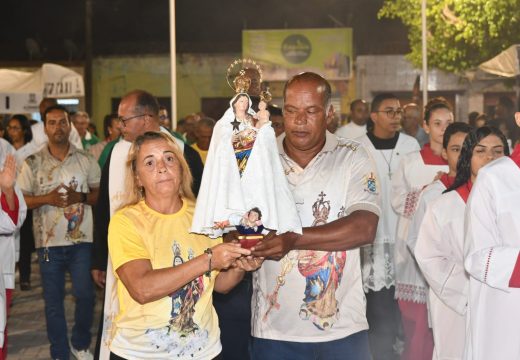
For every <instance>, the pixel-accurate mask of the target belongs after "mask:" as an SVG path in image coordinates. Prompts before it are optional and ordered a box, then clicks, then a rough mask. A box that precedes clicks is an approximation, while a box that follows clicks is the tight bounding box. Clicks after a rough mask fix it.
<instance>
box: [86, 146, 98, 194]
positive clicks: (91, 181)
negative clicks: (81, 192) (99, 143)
mask: <svg viewBox="0 0 520 360" xmlns="http://www.w3.org/2000/svg"><path fill="white" fill-rule="evenodd" d="M88 161H89V167H88V178H87V183H88V186H90V187H93V188H97V187H99V180H100V179H101V168H100V167H99V164H98V162H97V161H96V159H95V158H94V156H92V155H91V154H88Z"/></svg>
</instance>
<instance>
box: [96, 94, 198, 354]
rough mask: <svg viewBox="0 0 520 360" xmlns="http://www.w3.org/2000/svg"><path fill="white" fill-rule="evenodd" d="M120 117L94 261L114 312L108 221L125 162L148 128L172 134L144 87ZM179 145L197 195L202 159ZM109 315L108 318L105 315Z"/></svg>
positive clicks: (125, 102)
mask: <svg viewBox="0 0 520 360" xmlns="http://www.w3.org/2000/svg"><path fill="white" fill-rule="evenodd" d="M118 116H119V120H120V121H121V134H122V139H121V140H120V141H119V142H118V143H117V144H115V145H114V147H113V148H112V149H111V151H110V153H109V155H108V157H107V160H106V162H105V166H104V167H103V170H102V174H101V183H100V195H99V201H98V205H97V211H96V238H95V241H94V251H93V261H92V276H93V277H94V281H95V283H96V284H97V285H98V286H99V287H101V288H103V287H105V281H106V287H107V290H106V292H107V296H106V298H107V299H106V301H105V308H104V309H105V312H106V311H108V313H110V311H111V304H110V299H111V293H110V291H111V290H112V285H114V284H113V280H114V279H113V274H112V269H111V265H110V264H108V268H107V262H108V243H107V240H108V239H107V235H108V224H109V222H110V217H111V216H112V214H113V213H114V211H115V209H117V207H118V206H119V204H120V203H121V199H122V198H124V196H125V194H124V189H123V188H124V184H123V183H124V181H122V179H124V178H125V171H126V170H125V165H126V159H127V156H128V151H129V150H130V146H131V144H132V142H133V141H134V140H135V138H137V137H138V136H139V135H142V134H144V133H145V132H147V131H161V132H165V133H168V134H170V135H171V133H170V132H169V131H168V130H167V129H165V128H163V127H161V125H160V122H159V103H158V102H157V99H156V98H155V97H154V96H153V95H152V94H150V93H148V92H146V91H144V90H134V91H131V92H130V93H128V94H126V95H125V96H124V97H123V98H122V99H121V102H120V103H119V108H118ZM175 140H176V143H177V145H179V147H180V148H181V149H182V150H183V154H184V157H185V159H186V161H187V162H188V165H189V167H190V171H191V173H192V175H193V185H192V189H193V192H194V194H195V195H197V194H198V191H199V187H200V181H201V178H202V170H203V165H202V160H201V158H200V156H199V154H198V153H197V152H196V151H195V150H194V149H193V148H192V147H191V146H189V145H187V144H185V143H184V142H182V141H181V140H179V139H177V138H175ZM105 318H106V317H105ZM102 326H103V317H102V321H101V324H100V331H99V334H98V342H97V344H96V358H98V356H97V350H98V348H99V346H100V345H101V343H105V342H101V337H100V335H101V332H102V329H103V328H102ZM100 351H101V353H100V356H101V357H100V358H105V357H104V356H105V354H106V353H105V351H108V348H105V347H103V348H101V350H100Z"/></svg>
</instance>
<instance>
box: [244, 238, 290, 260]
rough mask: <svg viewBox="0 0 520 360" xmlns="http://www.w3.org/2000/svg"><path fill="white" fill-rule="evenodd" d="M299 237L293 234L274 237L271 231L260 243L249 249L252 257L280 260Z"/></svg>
mask: <svg viewBox="0 0 520 360" xmlns="http://www.w3.org/2000/svg"><path fill="white" fill-rule="evenodd" d="M299 236H300V235H298V234H296V233H293V232H286V233H283V234H280V235H276V233H275V232H274V231H271V232H270V233H269V234H267V235H266V236H265V237H264V238H263V240H262V241H260V242H259V243H258V244H257V245H255V246H254V247H252V248H251V250H252V253H253V256H255V257H263V258H266V259H272V260H280V259H281V258H283V257H284V256H285V255H286V254H287V253H288V252H289V251H291V250H293V249H294V244H295V243H296V240H298V237H299Z"/></svg>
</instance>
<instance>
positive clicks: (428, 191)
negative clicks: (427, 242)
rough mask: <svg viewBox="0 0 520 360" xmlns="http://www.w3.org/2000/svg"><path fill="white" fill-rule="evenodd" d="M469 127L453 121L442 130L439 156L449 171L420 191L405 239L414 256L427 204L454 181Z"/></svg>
mask: <svg viewBox="0 0 520 360" xmlns="http://www.w3.org/2000/svg"><path fill="white" fill-rule="evenodd" d="M471 129H472V127H471V126H470V125H468V124H466V123H463V122H455V123H452V124H450V125H449V126H448V127H447V128H446V131H445V132H444V136H443V140H442V153H441V156H442V158H443V159H445V160H446V161H447V162H448V168H449V172H448V173H444V174H442V175H441V176H440V177H439V178H438V179H437V180H435V181H434V182H432V183H431V184H430V185H428V186H426V187H425V188H424V190H423V191H421V196H420V198H419V202H418V203H417V210H415V215H414V217H413V220H412V223H411V224H410V229H409V230H408V238H407V239H406V245H407V246H408V249H409V250H410V252H411V253H412V256H414V252H415V246H416V244H417V237H418V235H419V230H420V229H421V224H422V221H423V218H424V214H425V213H426V209H427V207H428V205H429V204H430V203H431V202H432V201H433V200H435V199H437V198H438V197H439V196H441V195H442V193H443V192H444V191H445V190H446V189H447V188H449V187H450V186H451V185H452V184H453V182H454V181H455V175H456V174H457V161H458V160H459V155H460V151H461V150H462V144H463V143H464V139H465V138H466V135H467V134H468V133H469V132H470V131H471Z"/></svg>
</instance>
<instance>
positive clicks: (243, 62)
mask: <svg viewBox="0 0 520 360" xmlns="http://www.w3.org/2000/svg"><path fill="white" fill-rule="evenodd" d="M237 67H240V68H241V69H240V70H238V73H237V72H236V71H237V70H236V69H235V68H237ZM249 69H251V70H254V71H256V72H258V76H259V82H260V83H262V69H261V68H260V65H258V64H257V63H256V61H254V60H252V59H236V60H235V61H233V62H232V63H231V64H229V66H228V68H227V72H226V80H227V83H228V85H229V86H230V87H231V88H232V89H233V90H234V91H235V93H236V94H238V93H247V91H248V90H249V87H250V86H251V77H249V76H248V74H247V70H249Z"/></svg>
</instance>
